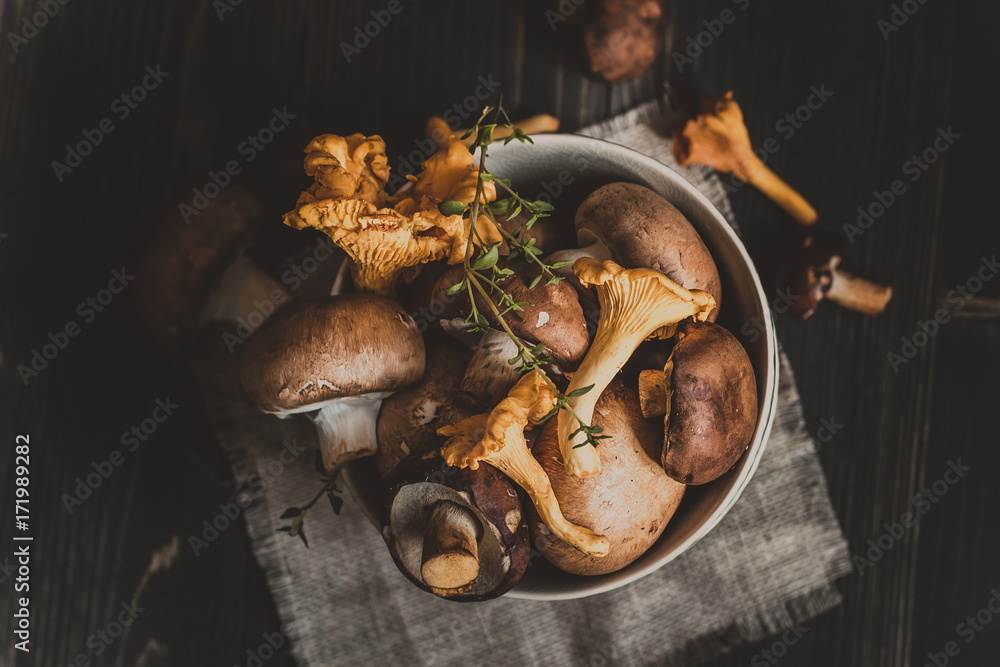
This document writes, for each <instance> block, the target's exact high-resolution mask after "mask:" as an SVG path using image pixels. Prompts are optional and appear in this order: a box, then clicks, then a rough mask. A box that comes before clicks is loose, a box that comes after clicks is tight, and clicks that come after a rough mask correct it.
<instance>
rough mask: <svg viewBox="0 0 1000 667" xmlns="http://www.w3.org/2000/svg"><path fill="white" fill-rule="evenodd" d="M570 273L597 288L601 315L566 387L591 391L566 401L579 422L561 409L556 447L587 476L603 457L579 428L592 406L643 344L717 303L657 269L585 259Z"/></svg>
mask: <svg viewBox="0 0 1000 667" xmlns="http://www.w3.org/2000/svg"><path fill="white" fill-rule="evenodd" d="M573 271H574V272H575V273H576V276H577V278H579V279H580V282H581V283H582V284H583V285H585V286H593V287H595V288H596V290H597V297H598V300H599V301H600V304H601V317H600V320H598V323H597V333H596V334H595V336H594V342H593V343H592V344H591V346H590V349H589V350H588V351H587V356H586V357H584V359H583V362H582V363H581V364H580V367H579V368H578V369H577V371H576V373H574V375H573V378H572V380H571V381H570V383H569V387H568V388H567V389H566V394H567V395H570V396H572V395H573V394H574V392H577V391H579V390H583V389H584V388H586V387H591V388H590V390H589V391H587V392H586V393H583V394H582V395H579V396H575V397H573V398H572V399H571V400H570V402H569V405H570V406H571V407H572V409H573V411H574V412H575V413H576V415H577V417H579V419H580V420H581V421H582V422H583V424H581V423H580V422H578V421H577V419H576V418H575V417H573V416H572V415H571V414H570V412H569V411H567V410H560V411H559V428H558V433H559V447H560V449H561V450H562V456H563V461H564V462H565V465H566V472H567V473H569V474H570V475H572V476H574V477H591V476H593V475H599V474H600V473H601V458H600V457H599V455H598V453H597V451H595V448H594V447H592V446H591V445H589V444H588V443H587V440H586V435H585V434H583V433H582V432H581V431H580V427H581V426H582V425H584V424H585V425H587V426H590V425H591V423H590V420H591V417H592V416H593V412H594V406H595V404H596V403H597V401H598V399H599V398H600V396H601V393H602V392H603V391H604V388H605V387H607V386H608V383H609V382H611V380H612V379H613V378H614V377H615V375H617V373H618V371H620V370H621V369H622V367H623V366H624V365H625V363H626V362H627V361H628V360H629V357H631V356H632V353H633V352H634V351H635V349H636V348H637V347H638V346H639V344H640V343H641V342H642V341H643V340H645V339H646V338H648V337H650V336H653V335H656V334H657V333H663V332H664V331H665V330H669V329H671V328H672V327H673V325H675V324H677V323H678V322H680V321H681V320H684V319H686V318H689V317H694V318H696V319H699V320H704V319H706V318H707V317H708V316H709V314H710V313H711V311H712V309H714V308H715V299H713V298H712V295H711V294H709V293H708V292H702V291H700V290H687V289H684V288H683V287H681V286H680V285H678V284H677V283H675V282H674V281H673V280H671V279H670V278H667V277H666V276H664V275H663V274H662V273H660V272H659V271H653V270H651V269H623V268H622V267H620V266H618V265H617V264H615V263H614V262H612V261H610V260H609V261H606V262H604V263H603V264H601V263H600V262H597V261H595V260H593V259H590V258H588V257H583V258H581V259H578V260H577V261H576V263H575V264H574V265H573ZM671 333H672V332H671Z"/></svg>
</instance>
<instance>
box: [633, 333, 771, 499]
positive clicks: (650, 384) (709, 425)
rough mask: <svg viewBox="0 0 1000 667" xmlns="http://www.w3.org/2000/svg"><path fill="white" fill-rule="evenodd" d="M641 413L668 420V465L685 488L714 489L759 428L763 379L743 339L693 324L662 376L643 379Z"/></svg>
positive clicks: (655, 372)
mask: <svg viewBox="0 0 1000 667" xmlns="http://www.w3.org/2000/svg"><path fill="white" fill-rule="evenodd" d="M639 397H640V406H641V409H642V414H643V416H644V417H647V418H652V417H659V416H661V415H662V416H663V436H662V442H663V451H662V457H661V463H662V464H663V469H664V470H665V471H666V473H667V474H668V475H670V477H672V478H673V479H675V480H677V481H678V482H681V483H683V484H707V483H708V482H711V481H713V480H715V479H717V478H719V477H720V476H722V475H723V474H724V473H726V472H727V471H728V470H729V469H730V468H732V467H733V466H734V465H735V464H736V462H737V461H739V459H740V457H741V456H743V452H745V451H746V448H747V445H749V444H750V439H751V438H753V433H754V428H755V427H756V426H757V381H756V378H755V376H754V371H753V366H752V365H751V363H750V358H749V357H748V356H747V353H746V350H744V349H743V346H742V345H740V343H739V341H738V340H736V337H735V336H733V335H732V334H731V333H729V332H728V331H726V330H725V329H724V328H722V327H720V326H719V325H717V324H713V323H711V322H694V321H690V320H686V321H684V322H682V323H681V324H680V325H679V326H678V327H677V342H676V344H675V345H674V349H673V351H672V352H671V354H670V358H669V359H668V360H667V363H666V365H665V366H664V368H663V370H662V371H659V370H652V371H643V372H642V373H640V374H639Z"/></svg>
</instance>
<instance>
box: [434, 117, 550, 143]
mask: <svg viewBox="0 0 1000 667" xmlns="http://www.w3.org/2000/svg"><path fill="white" fill-rule="evenodd" d="M513 125H514V127H516V128H517V129H519V130H521V131H522V132H524V133H525V134H544V133H546V132H558V131H559V119H558V118H556V117H555V116H550V115H549V114H544V113H543V114H538V115H537V116H529V117H528V118H525V119H524V120H519V121H517V122H516V123H513ZM426 131H427V138H429V139H431V140H432V141H433V142H434V143H435V144H436V145H437V147H438V150H441V149H443V148H446V147H447V146H448V142H449V141H453V140H457V141H461V142H462V144H464V145H465V146H471V145H472V144H473V142H474V141H475V140H476V137H475V135H472V134H470V135H469V136H468V137H465V138H464V139H463V138H462V137H463V136H464V135H465V133H466V132H468V130H467V129H461V130H453V129H451V126H450V125H448V121H446V120H445V119H444V118H441V117H440V116H431V117H430V119H428V121H427V128H426ZM511 134H513V132H512V131H511V130H510V129H508V128H506V127H503V126H497V128H496V129H495V130H494V131H493V139H494V140H496V139H505V138H507V137H509V136H510V135H511Z"/></svg>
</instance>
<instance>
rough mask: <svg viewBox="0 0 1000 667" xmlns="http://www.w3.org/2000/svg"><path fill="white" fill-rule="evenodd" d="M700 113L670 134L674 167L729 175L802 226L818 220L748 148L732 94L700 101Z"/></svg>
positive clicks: (785, 184)
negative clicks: (702, 167)
mask: <svg viewBox="0 0 1000 667" xmlns="http://www.w3.org/2000/svg"><path fill="white" fill-rule="evenodd" d="M701 108H702V113H701V114H699V115H698V116H697V117H696V118H694V119H692V120H689V121H687V123H686V124H685V125H684V127H683V128H682V129H680V130H675V131H674V142H673V153H674V159H675V160H677V164H679V165H680V166H682V167H687V166H688V165H690V164H702V165H705V166H708V167H711V168H713V169H715V170H716V171H721V172H725V173H727V174H733V175H735V176H736V177H737V178H740V179H742V180H744V181H746V182H747V183H750V184H751V185H753V186H754V187H755V188H757V189H758V190H760V191H761V192H763V193H764V194H765V195H767V196H768V197H769V198H770V199H771V200H772V201H774V203H776V204H777V205H778V206H780V207H781V208H783V209H785V211H787V212H788V214H789V215H790V216H792V218H794V219H795V220H796V221H797V222H800V223H802V224H803V225H811V224H812V223H814V222H816V218H817V217H819V216H817V214H816V211H815V209H813V207H812V206H810V205H809V202H807V201H806V200H805V199H804V198H803V197H802V195H800V194H799V193H798V192H796V191H795V190H793V189H792V188H791V187H790V186H789V185H788V184H787V183H785V182H784V181H783V180H781V179H780V178H778V176H777V175H776V174H775V173H774V172H773V171H771V170H770V169H768V168H767V165H765V164H764V162H763V160H761V159H760V158H759V157H757V155H756V154H755V153H754V151H753V148H752V147H751V146H750V134H749V132H747V128H746V125H744V124H743V112H742V111H741V110H740V106H739V105H738V104H737V103H736V102H735V101H734V100H733V93H732V91H730V92H727V93H726V94H724V95H717V96H712V97H707V98H705V99H703V100H702V101H701Z"/></svg>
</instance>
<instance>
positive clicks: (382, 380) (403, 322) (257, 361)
mask: <svg viewBox="0 0 1000 667" xmlns="http://www.w3.org/2000/svg"><path fill="white" fill-rule="evenodd" d="M424 358H425V357H424V341H423V339H422V338H421V337H420V332H419V331H417V325H416V324H415V323H414V322H413V320H412V319H411V318H410V316H409V315H407V314H406V312H404V311H403V309H402V308H401V307H400V306H399V304H397V303H396V302H394V301H391V300H389V299H386V298H385V297H380V296H376V295H373V294H343V295H340V296H335V297H326V298H323V299H318V300H315V301H308V302H304V303H301V304H296V305H294V306H290V307H288V308H286V309H285V310H283V311H281V312H280V313H279V314H278V315H277V316H276V317H275V318H274V319H272V320H271V321H270V322H269V323H268V325H267V326H265V327H263V328H261V329H260V330H258V331H257V333H255V334H254V335H253V337H252V338H251V339H250V341H249V343H248V344H247V348H246V351H245V352H244V356H243V359H242V362H241V365H240V381H241V382H242V384H243V391H244V393H245V394H246V396H247V398H248V399H249V401H250V403H251V404H253V405H254V406H255V407H256V408H257V409H259V410H261V411H263V412H269V413H272V414H275V415H278V416H279V417H287V416H289V415H293V414H297V413H310V414H309V415H308V416H309V417H310V419H312V421H313V423H314V424H315V425H316V429H317V431H318V432H319V441H320V452H321V454H322V457H323V465H324V467H325V468H326V470H327V471H328V472H332V471H334V470H335V469H337V468H338V467H339V466H340V465H342V464H344V463H346V462H347V461H350V460H352V459H355V458H358V457H361V456H370V455H372V454H374V453H375V451H376V448H377V446H376V435H375V424H376V418H377V416H378V412H379V406H380V405H381V404H382V399H383V398H385V397H386V396H388V395H390V394H391V393H393V392H394V391H396V390H397V389H400V388H402V387H406V386H407V385H411V384H413V383H415V382H416V381H418V380H419V379H420V376H421V375H422V374H423V371H424Z"/></svg>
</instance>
